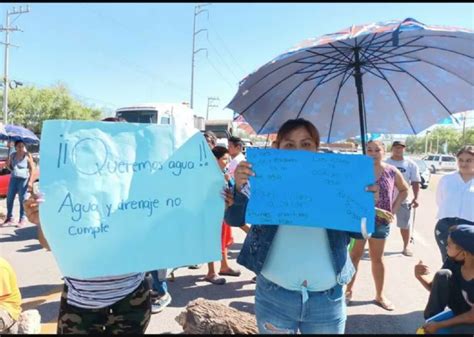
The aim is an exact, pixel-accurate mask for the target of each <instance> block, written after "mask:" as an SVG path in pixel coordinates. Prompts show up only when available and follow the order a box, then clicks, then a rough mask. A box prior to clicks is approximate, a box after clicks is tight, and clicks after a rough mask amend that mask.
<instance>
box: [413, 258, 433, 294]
mask: <svg viewBox="0 0 474 337" xmlns="http://www.w3.org/2000/svg"><path fill="white" fill-rule="evenodd" d="M429 273H430V270H429V268H428V266H427V265H425V264H423V261H421V260H420V262H418V264H417V265H415V277H416V279H417V280H418V281H420V283H421V285H422V286H423V287H425V289H426V290H428V291H431V284H432V283H433V280H431V279H430V278H428V277H427V275H429Z"/></svg>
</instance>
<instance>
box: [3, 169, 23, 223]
mask: <svg viewBox="0 0 474 337" xmlns="http://www.w3.org/2000/svg"><path fill="white" fill-rule="evenodd" d="M27 188H28V178H17V177H13V176H10V183H9V184H8V193H7V219H8V220H9V219H11V218H12V217H13V203H14V202H15V197H16V195H17V193H18V199H19V201H20V221H21V220H22V219H25V210H24V208H23V201H24V200H25V194H26V190H27Z"/></svg>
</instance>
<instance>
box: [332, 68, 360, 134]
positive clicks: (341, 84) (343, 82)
mask: <svg viewBox="0 0 474 337" xmlns="http://www.w3.org/2000/svg"><path fill="white" fill-rule="evenodd" d="M347 69H348V70H349V69H352V71H351V72H350V73H349V75H348V76H347V77H346V78H345V79H344V76H346V75H347V71H346V74H345V75H344V76H342V79H341V83H339V88H338V89H337V94H336V100H335V101H334V107H333V108H332V115H331V123H329V131H328V138H327V139H328V140H327V142H326V143H329V140H330V138H331V132H332V124H333V122H334V116H335V113H336V106H337V102H338V101H339V94H340V93H341V89H342V87H343V86H344V84H346V82H347V80H348V79H349V78H350V77H351V75H352V73H353V71H354V69H353V68H350V67H348V68H347Z"/></svg>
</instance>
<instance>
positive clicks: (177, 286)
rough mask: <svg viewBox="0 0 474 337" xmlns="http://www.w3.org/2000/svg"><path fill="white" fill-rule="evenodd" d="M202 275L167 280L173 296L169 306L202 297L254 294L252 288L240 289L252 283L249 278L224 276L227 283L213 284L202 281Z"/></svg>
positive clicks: (225, 297)
mask: <svg viewBox="0 0 474 337" xmlns="http://www.w3.org/2000/svg"><path fill="white" fill-rule="evenodd" d="M203 278H204V276H196V275H186V276H178V277H176V278H175V280H174V281H173V282H167V284H168V291H169V293H170V294H171V297H172V298H173V299H172V301H171V304H170V307H185V306H186V305H187V304H188V303H189V302H191V301H193V300H195V299H197V298H199V297H202V298H205V299H208V300H214V301H217V300H220V299H227V298H231V299H232V298H238V297H247V296H254V294H255V290H254V289H242V287H243V286H245V285H249V284H252V283H251V282H250V280H248V281H247V280H242V281H234V280H232V278H231V277H226V280H227V283H226V284H224V285H215V284H211V283H208V282H206V281H204V279H203ZM233 279H238V278H233Z"/></svg>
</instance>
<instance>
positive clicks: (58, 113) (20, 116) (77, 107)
mask: <svg viewBox="0 0 474 337" xmlns="http://www.w3.org/2000/svg"><path fill="white" fill-rule="evenodd" d="M101 115H102V112H101V111H100V110H98V109H94V108H90V107H87V106H85V105H84V104H83V103H81V102H79V101H78V100H76V99H75V98H73V97H72V96H71V93H70V92H69V90H68V88H67V87H66V86H65V85H64V84H57V85H55V86H53V87H51V88H45V89H39V88H36V87H34V86H25V87H20V88H17V89H14V90H11V91H10V95H9V97H8V123H9V124H16V125H22V126H24V127H26V128H28V129H30V130H31V131H33V132H34V133H36V134H40V133H41V128H42V126H43V121H45V120H48V119H69V120H97V119H99V118H100V117H101Z"/></svg>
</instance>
